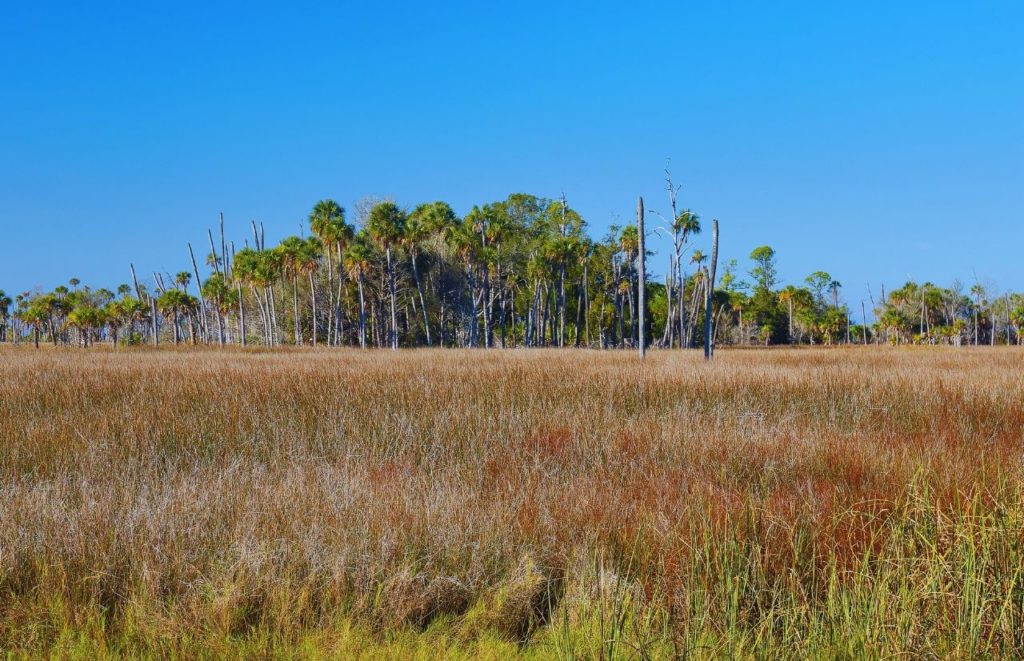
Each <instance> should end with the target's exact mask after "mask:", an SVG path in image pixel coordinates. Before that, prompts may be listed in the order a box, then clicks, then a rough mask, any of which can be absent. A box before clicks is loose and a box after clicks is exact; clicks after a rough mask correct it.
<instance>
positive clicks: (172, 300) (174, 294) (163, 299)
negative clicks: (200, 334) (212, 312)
mask: <svg viewBox="0 0 1024 661" xmlns="http://www.w3.org/2000/svg"><path fill="white" fill-rule="evenodd" d="M197 304H198V302H197V301H196V299H195V297H193V296H190V295H189V294H187V293H185V292H184V291H181V290H180V289H168V290H166V291H164V293H162V294H160V296H159V297H158V298H157V300H156V306H157V309H158V310H160V312H161V313H163V315H164V316H165V317H168V318H169V319H170V320H171V321H172V324H173V327H174V343H175V344H180V342H181V333H180V329H179V327H178V324H179V322H180V320H181V315H182V314H185V315H188V317H189V331H190V333H191V334H192V341H193V343H195V335H194V330H193V329H192V318H191V312H192V310H194V309H195V307H196V305H197Z"/></svg>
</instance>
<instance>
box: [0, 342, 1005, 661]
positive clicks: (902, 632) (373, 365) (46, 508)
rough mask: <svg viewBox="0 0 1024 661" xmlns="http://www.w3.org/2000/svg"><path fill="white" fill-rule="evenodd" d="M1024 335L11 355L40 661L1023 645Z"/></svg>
mask: <svg viewBox="0 0 1024 661" xmlns="http://www.w3.org/2000/svg"><path fill="white" fill-rule="evenodd" d="M1022 375H1024V353H1021V352H1019V351H1015V350H1013V349H984V350H966V349H964V350H952V349H950V350H944V349H905V350H898V349H889V348H881V349H864V348H860V349H836V350H820V351H813V350H771V351H723V352H721V355H720V356H717V357H716V360H715V362H714V363H713V364H712V365H705V364H704V363H703V362H702V361H701V360H700V358H699V356H697V355H696V354H692V355H691V354H679V353H665V352H655V353H653V354H650V355H649V356H648V359H647V361H645V363H644V364H643V365H640V364H638V363H637V361H636V359H635V357H634V356H633V355H631V354H625V353H599V352H590V351H571V350H567V351H554V350H551V351H545V350H540V351H508V352H497V351H495V352H486V351H430V350H418V351H410V352H398V353H397V354H393V353H390V352H357V351H345V350H342V351H312V350H305V351H301V350H294V351H241V350H234V351H230V350H229V351H215V350H191V351H189V350H180V351H178V350H172V349H163V350H159V351H153V350H144V349H143V350H124V351H122V350H118V351H117V352H112V351H103V350H89V351H75V350H66V351H65V350H52V349H51V350H41V351H38V352H36V351H32V350H26V349H24V348H11V347H5V348H3V349H2V350H0V441H2V442H0V648H2V649H4V650H7V651H8V652H9V653H11V654H12V655H14V656H21V655H28V656H34V655H41V654H45V655H58V656H72V657H96V656H121V655H142V656H148V655H157V656H187V657H196V656H200V657H238V658H243V657H251V656H301V657H316V656H323V657H331V656H336V657H342V656H343V657H350V656H356V655H358V656H363V657H367V658H375V657H379V658H387V657H395V656H402V657H411V658H416V657H420V658H435V657H436V656H437V655H438V654H440V655H444V656H449V657H474V658H480V657H483V658H488V657H490V658H506V657H507V656H509V655H511V654H521V655H523V656H526V657H533V658H547V657H577V658H602V657H603V658H610V657H613V658H653V657H666V656H689V657H698V658H700V657H720V656H741V657H742V656H772V657H789V658H806V657H829V658H836V657H840V658H862V657H865V656H868V657H881V656H889V655H896V654H913V655H936V656H944V657H950V656H951V657H963V658H967V657H976V656H985V655H993V656H998V655H1014V656H1016V655H1020V654H1022V653H1024V640H1022V633H1021V632H1024V547H1022V542H1024V539H1022V530H1024V528H1022V524H1024V493H1022V481H1021V467H1022V450H1024V376H1022Z"/></svg>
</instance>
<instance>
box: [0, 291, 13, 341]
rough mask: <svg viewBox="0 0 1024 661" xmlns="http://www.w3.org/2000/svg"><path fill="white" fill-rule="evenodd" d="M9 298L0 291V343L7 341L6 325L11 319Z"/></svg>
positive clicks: (10, 301) (11, 301)
mask: <svg viewBox="0 0 1024 661" xmlns="http://www.w3.org/2000/svg"><path fill="white" fill-rule="evenodd" d="M12 303H14V301H13V300H11V297H10V296H8V295H7V293H6V292H4V290H3V289H0V342H6V341H7V323H8V321H9V320H10V318H11V304H12Z"/></svg>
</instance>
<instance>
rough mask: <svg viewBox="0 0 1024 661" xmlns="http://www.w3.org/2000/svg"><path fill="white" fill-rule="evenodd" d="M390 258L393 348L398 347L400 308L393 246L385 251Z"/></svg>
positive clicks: (389, 278)
mask: <svg viewBox="0 0 1024 661" xmlns="http://www.w3.org/2000/svg"><path fill="white" fill-rule="evenodd" d="M385 252H386V253H387V258H388V288H389V289H390V291H391V348H392V349H397V348H398V309H397V307H396V306H397V301H396V300H395V299H396V298H397V295H396V293H395V267H394V264H392V263H391V246H390V245H389V246H388V247H387V250H386V251H385Z"/></svg>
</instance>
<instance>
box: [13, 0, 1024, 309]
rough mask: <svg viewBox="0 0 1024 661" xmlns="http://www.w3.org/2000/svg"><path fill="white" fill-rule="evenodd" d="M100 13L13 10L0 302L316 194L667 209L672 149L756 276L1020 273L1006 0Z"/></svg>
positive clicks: (891, 281) (943, 279) (1018, 150)
mask: <svg viewBox="0 0 1024 661" xmlns="http://www.w3.org/2000/svg"><path fill="white" fill-rule="evenodd" d="M114 4H115V3H44V2H40V3H32V2H23V3H8V4H7V5H6V6H5V8H4V9H3V13H2V19H0V227H2V229H3V232H2V235H0V241H2V242H3V243H2V250H0V288H4V289H6V290H7V291H8V292H9V293H14V292H17V291H24V290H26V289H30V288H33V287H35V286H43V287H52V286H54V285H56V284H59V283H61V282H65V281H66V280H67V278H69V277H71V276H77V277H79V278H81V279H82V280H83V281H84V282H87V283H90V284H93V285H95V286H108V287H113V286H116V285H117V284H119V283H121V282H126V281H128V280H129V272H128V263H129V262H131V261H133V262H135V264H136V266H137V268H139V270H140V272H141V273H147V274H148V273H151V272H152V271H153V270H161V271H177V270H181V269H182V268H184V267H185V266H186V265H187V263H188V262H187V259H188V256H187V252H186V249H185V242H186V241H192V242H193V244H194V245H197V246H201V247H202V248H201V251H202V252H203V254H205V252H206V248H205V245H206V244H205V231H206V228H207V227H210V226H213V225H214V224H215V223H216V219H217V213H218V212H220V211H223V212H224V213H225V215H226V218H227V225H228V230H229V232H230V233H231V234H232V235H233V236H234V237H236V238H237V239H238V240H239V241H240V240H241V239H242V238H243V237H245V236H248V230H247V226H248V222H249V220H250V219H251V218H257V219H260V220H262V221H264V223H265V224H266V226H267V231H268V240H275V241H276V240H277V239H279V238H281V237H282V236H284V235H286V234H289V233H297V232H298V228H299V225H300V223H303V222H304V218H305V216H306V214H307V213H308V210H309V208H310V207H311V206H312V204H313V203H314V202H315V201H316V200H317V199H320V198H323V197H328V196H329V197H334V198H336V199H338V200H339V201H340V202H342V204H344V205H345V206H346V207H348V208H349V209H351V207H352V203H353V202H354V201H355V200H356V199H358V198H359V197H362V196H364V195H377V196H391V197H394V198H395V199H396V200H397V201H399V202H400V203H403V204H407V205H413V204H415V203H417V202H420V201H425V200H433V199H444V200H447V201H449V202H450V203H451V204H452V205H453V206H454V207H455V208H456V210H457V211H459V212H465V211H466V210H468V209H469V207H470V206H471V205H472V204H474V203H481V202H487V201H491V200H495V199H501V198H504V197H505V196H506V195H507V194H508V193H510V192H520V191H521V192H530V193H534V194H537V195H547V196H557V195H559V194H560V193H561V192H562V191H564V192H565V194H566V195H567V196H568V199H569V201H570V204H571V205H573V206H574V207H576V208H577V209H579V210H580V211H581V212H582V213H583V214H584V216H585V218H586V219H587V220H588V222H589V223H590V224H591V227H592V230H593V234H595V235H598V236H599V235H601V234H603V232H604V230H605V228H606V227H607V226H608V224H609V223H611V222H615V221H616V220H617V221H619V222H626V221H629V220H630V219H631V218H632V216H633V213H634V212H633V209H634V208H635V204H636V196H637V195H638V194H643V195H644V196H645V197H646V198H647V204H648V207H649V208H653V209H655V210H662V211H663V210H665V208H666V206H667V205H666V203H665V197H666V196H665V192H664V189H663V182H662V178H663V172H662V170H663V168H664V167H665V164H666V158H668V157H671V158H672V169H673V171H674V174H675V177H676V179H677V181H678V182H679V183H681V184H682V185H683V190H682V204H683V205H684V206H689V207H692V208H694V209H695V210H696V211H697V212H698V213H700V214H702V216H703V217H704V218H706V219H710V218H711V217H713V216H714V217H718V218H720V219H721V223H722V233H723V238H722V250H723V254H724V256H725V257H727V258H728V257H737V258H740V264H741V267H742V268H743V269H746V267H747V261H746V259H745V257H746V255H747V254H748V253H749V252H750V250H751V249H752V248H754V247H755V246H757V245H760V244H764V243H770V244H771V245H772V246H773V247H775V248H776V249H777V251H778V255H779V267H780V273H781V275H782V276H783V278H784V279H785V280H787V281H790V282H793V281H799V280H801V279H802V278H803V277H804V276H805V275H806V274H807V273H809V272H811V271H813V270H816V269H826V270H828V271H830V272H832V274H833V275H834V276H835V277H836V278H838V279H839V280H840V281H841V282H843V284H844V285H845V286H846V288H845V291H844V295H845V296H846V298H847V299H848V300H851V301H853V302H857V301H859V300H860V298H862V297H863V296H864V285H865V283H867V282H871V283H872V285H874V286H875V288H876V290H877V287H878V285H879V284H881V283H882V282H884V283H885V284H886V285H889V286H892V285H897V284H900V283H901V282H902V281H904V280H905V279H907V278H908V277H915V278H919V279H931V280H933V281H936V282H940V283H943V284H946V283H948V282H949V281H951V280H952V279H953V278H961V279H962V280H964V281H965V282H969V281H972V280H973V278H974V273H975V272H977V274H978V276H979V277H980V278H981V279H982V280H983V281H988V282H989V283H991V284H993V285H996V286H998V287H1000V288H1006V287H1014V288H1018V289H1020V288H1024V3H1021V2H1017V1H1010V0H1003V1H998V0H993V1H986V2H858V3H831V2H818V3H811V2H800V3H785V2H776V3H768V2H748V3H739V2H714V3H712V2H701V3H697V2H688V3H669V2H663V3H646V2H628V3H622V2H616V3H600V2H598V3H594V2H588V3H582V2H581V3H573V4H568V3H564V4H559V5H558V6H552V4H549V3H531V2H516V3H480V2H473V3H456V2H453V3H447V4H446V5H445V6H443V7H441V6H434V5H436V4H439V3H415V4H414V3H408V5H403V6H398V5H391V6H379V7H376V6H373V5H374V4H375V3H358V4H357V3H337V4H335V3H330V4H332V5H335V6H334V7H328V6H327V5H328V3H324V5H322V6H313V5H305V4H302V3H267V4H263V3H252V2H245V3H237V4H219V3H210V4H211V6H207V4H206V3H203V4H194V5H191V4H188V3H160V4H159V5H154V4H153V3H123V5H122V6H118V7H114V6H113V5H114ZM116 4H121V3H116ZM213 4H216V6H212V5H213ZM345 5H348V6H345ZM673 6H676V8H672V7H673ZM705 242H706V240H705V239H704V238H702V239H701V243H705ZM654 247H655V248H657V247H658V244H657V243H655V246H654ZM702 247H703V246H702ZM653 267H654V268H655V269H656V270H658V271H660V270H662V268H663V267H662V266H661V258H660V256H659V257H658V258H655V260H654V261H653Z"/></svg>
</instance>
